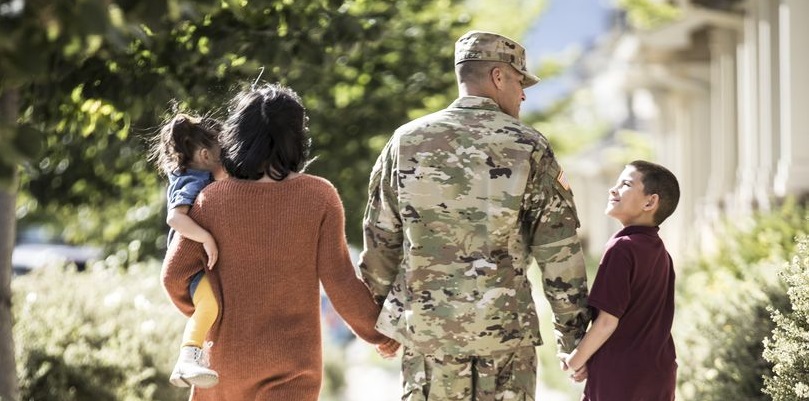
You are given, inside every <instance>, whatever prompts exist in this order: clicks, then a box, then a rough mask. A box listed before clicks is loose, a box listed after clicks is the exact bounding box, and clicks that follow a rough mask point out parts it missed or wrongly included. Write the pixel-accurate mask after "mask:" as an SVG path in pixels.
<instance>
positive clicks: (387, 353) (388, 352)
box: [376, 338, 401, 359]
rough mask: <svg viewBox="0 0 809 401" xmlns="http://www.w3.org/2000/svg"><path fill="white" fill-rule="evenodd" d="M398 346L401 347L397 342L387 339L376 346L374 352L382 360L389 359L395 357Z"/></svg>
mask: <svg viewBox="0 0 809 401" xmlns="http://www.w3.org/2000/svg"><path fill="white" fill-rule="evenodd" d="M399 346H401V344H399V342H398V341H396V340H394V339H392V338H389V339H388V340H387V341H385V342H383V343H382V344H378V345H377V346H376V352H378V353H379V355H381V356H382V357H383V358H385V359H390V358H393V357H395V356H396V352H397V351H399Z"/></svg>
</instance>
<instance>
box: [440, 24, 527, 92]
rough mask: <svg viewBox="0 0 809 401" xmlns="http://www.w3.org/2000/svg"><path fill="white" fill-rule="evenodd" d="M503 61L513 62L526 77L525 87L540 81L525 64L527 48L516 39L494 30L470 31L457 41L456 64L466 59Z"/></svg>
mask: <svg viewBox="0 0 809 401" xmlns="http://www.w3.org/2000/svg"><path fill="white" fill-rule="evenodd" d="M475 60H477V61H502V62H504V63H509V64H511V65H512V66H513V67H514V68H516V69H517V71H519V72H520V73H521V74H522V75H523V77H525V79H524V80H523V88H527V87H529V86H531V85H534V84H535V83H537V82H539V77H537V76H536V75H534V74H531V73H530V72H528V68H526V66H525V48H524V47H522V45H520V44H519V43H517V42H516V41H514V40H512V39H509V38H507V37H505V36H503V35H499V34H496V33H492V32H483V31H469V32H467V33H465V34H464V35H463V36H461V37H460V39H458V41H457V42H455V64H456V65H457V64H460V63H462V62H464V61H475Z"/></svg>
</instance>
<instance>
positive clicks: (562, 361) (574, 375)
mask: <svg viewBox="0 0 809 401" xmlns="http://www.w3.org/2000/svg"><path fill="white" fill-rule="evenodd" d="M556 356H557V357H558V358H559V365H560V366H561V367H562V371H565V372H567V371H570V372H571V373H570V379H571V380H573V381H574V382H577V383H578V382H581V381H583V380H585V379H587V364H586V363H585V364H584V365H582V366H581V367H580V368H579V370H574V369H573V368H572V367H570V359H571V358H572V357H573V356H572V355H570V354H568V353H564V352H560V353H558V354H556Z"/></svg>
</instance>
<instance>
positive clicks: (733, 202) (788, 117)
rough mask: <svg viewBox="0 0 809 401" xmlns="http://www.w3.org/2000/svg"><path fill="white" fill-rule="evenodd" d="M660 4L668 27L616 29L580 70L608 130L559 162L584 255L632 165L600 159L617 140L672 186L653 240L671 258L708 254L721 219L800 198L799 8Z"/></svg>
mask: <svg viewBox="0 0 809 401" xmlns="http://www.w3.org/2000/svg"><path fill="white" fill-rule="evenodd" d="M669 3H671V4H672V5H675V6H677V8H678V9H679V10H680V15H679V17H678V18H677V19H676V20H675V21H673V22H670V23H667V24H665V25H663V26H660V27H658V28H656V29H654V30H649V31H638V30H629V29H626V28H621V27H618V28H616V30H615V31H614V32H612V33H611V34H610V35H609V37H608V38H607V39H605V40H604V41H603V42H602V43H601V44H600V45H599V46H597V47H596V48H595V49H594V50H593V51H592V52H591V53H590V54H589V55H588V56H587V58H586V60H585V61H584V62H583V66H584V67H583V68H584V70H585V71H586V72H585V74H587V75H588V79H587V84H586V90H588V91H589V92H591V93H592V97H593V99H595V100H594V107H596V108H597V109H599V110H600V113H601V115H602V117H603V118H605V119H607V120H609V121H611V122H612V123H613V126H614V131H615V132H613V133H611V135H610V136H609V137H608V139H607V140H606V141H605V142H604V143H602V144H601V145H600V146H599V147H598V148H597V149H593V150H590V151H588V152H589V153H590V154H588V155H584V156H582V155H579V156H576V157H574V158H573V159H571V160H570V161H569V162H568V163H567V165H568V166H570V167H569V168H570V169H571V172H570V173H571V177H572V178H571V180H572V181H574V185H575V189H576V190H577V194H576V195H577V203H578V206H579V209H580V214H581V218H582V223H583V224H582V235H583V237H585V238H586V239H587V240H588V246H589V250H590V252H592V253H594V254H598V253H600V251H601V247H602V245H603V244H604V242H605V241H606V240H607V239H608V238H609V236H610V235H611V234H612V233H613V232H614V231H615V230H616V229H617V226H616V225H615V224H616V223H614V222H610V221H609V219H605V218H604V217H603V210H604V206H605V204H606V203H605V199H606V189H607V188H609V187H610V186H611V185H612V184H613V181H614V179H615V177H616V176H617V174H618V172H620V170H621V169H622V168H623V163H624V162H626V161H629V160H627V159H630V160H631V159H632V157H624V159H620V158H618V159H615V158H613V159H611V158H610V157H609V156H610V149H612V148H613V147H615V146H617V145H615V144H614V143H613V142H615V141H616V140H617V139H616V136H617V135H619V134H620V133H621V132H622V131H634V132H639V133H642V134H643V135H644V136H645V137H646V138H648V141H649V143H650V144H651V147H652V149H651V155H650V156H649V158H650V160H651V161H655V162H658V163H661V164H663V165H665V166H667V167H669V168H670V169H671V170H672V171H673V172H674V173H675V174H676V175H677V176H678V178H679V180H680V185H681V191H682V198H681V200H680V205H679V207H678V210H677V212H675V214H674V215H673V216H672V217H671V218H670V220H669V221H667V222H666V223H665V224H664V225H663V229H662V230H661V233H662V235H663V236H664V238H666V240H667V242H668V243H669V244H670V247H671V248H673V249H672V250H673V251H674V252H675V253H678V254H683V253H687V251H688V250H691V249H694V248H695V247H710V245H711V235H710V234H709V233H711V232H715V231H714V230H712V225H713V224H715V223H717V222H718V221H720V220H721V219H723V218H724V217H727V216H731V217H732V216H743V215H748V214H749V213H750V212H752V211H753V210H761V209H763V210H767V209H769V208H771V207H773V206H774V205H775V204H776V203H778V202H779V201H780V200H782V199H784V198H785V197H787V196H797V197H800V198H804V197H805V196H806V195H807V194H808V193H809V0H713V1H711V0H671V1H669ZM619 25H620V24H619ZM625 156H626V155H625Z"/></svg>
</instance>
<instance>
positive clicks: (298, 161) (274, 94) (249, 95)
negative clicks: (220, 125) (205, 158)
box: [222, 84, 311, 181]
mask: <svg viewBox="0 0 809 401" xmlns="http://www.w3.org/2000/svg"><path fill="white" fill-rule="evenodd" d="M306 123H307V117H306V112H305V109H304V107H303V103H302V102H301V98H300V97H299V96H298V94H297V93H295V91H293V90H292V89H290V88H288V87H285V86H283V85H280V84H268V85H264V86H261V87H257V88H249V89H245V90H243V91H241V92H240V93H239V94H237V95H236V96H235V97H234V98H233V100H232V101H231V107H230V109H229V111H228V118H227V121H226V122H225V131H224V134H223V137H222V164H223V165H224V167H225V170H227V172H228V174H230V175H231V176H232V177H236V178H241V179H248V180H257V179H259V178H261V177H262V176H264V174H267V175H268V176H269V177H270V178H272V179H274V180H279V181H280V180H283V179H284V178H286V177H287V176H288V175H289V174H290V173H292V172H299V171H302V170H303V169H304V168H305V167H306V165H307V164H308V162H309V160H307V158H308V156H309V145H310V143H311V140H310V139H309V135H308V129H307V127H306Z"/></svg>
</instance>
